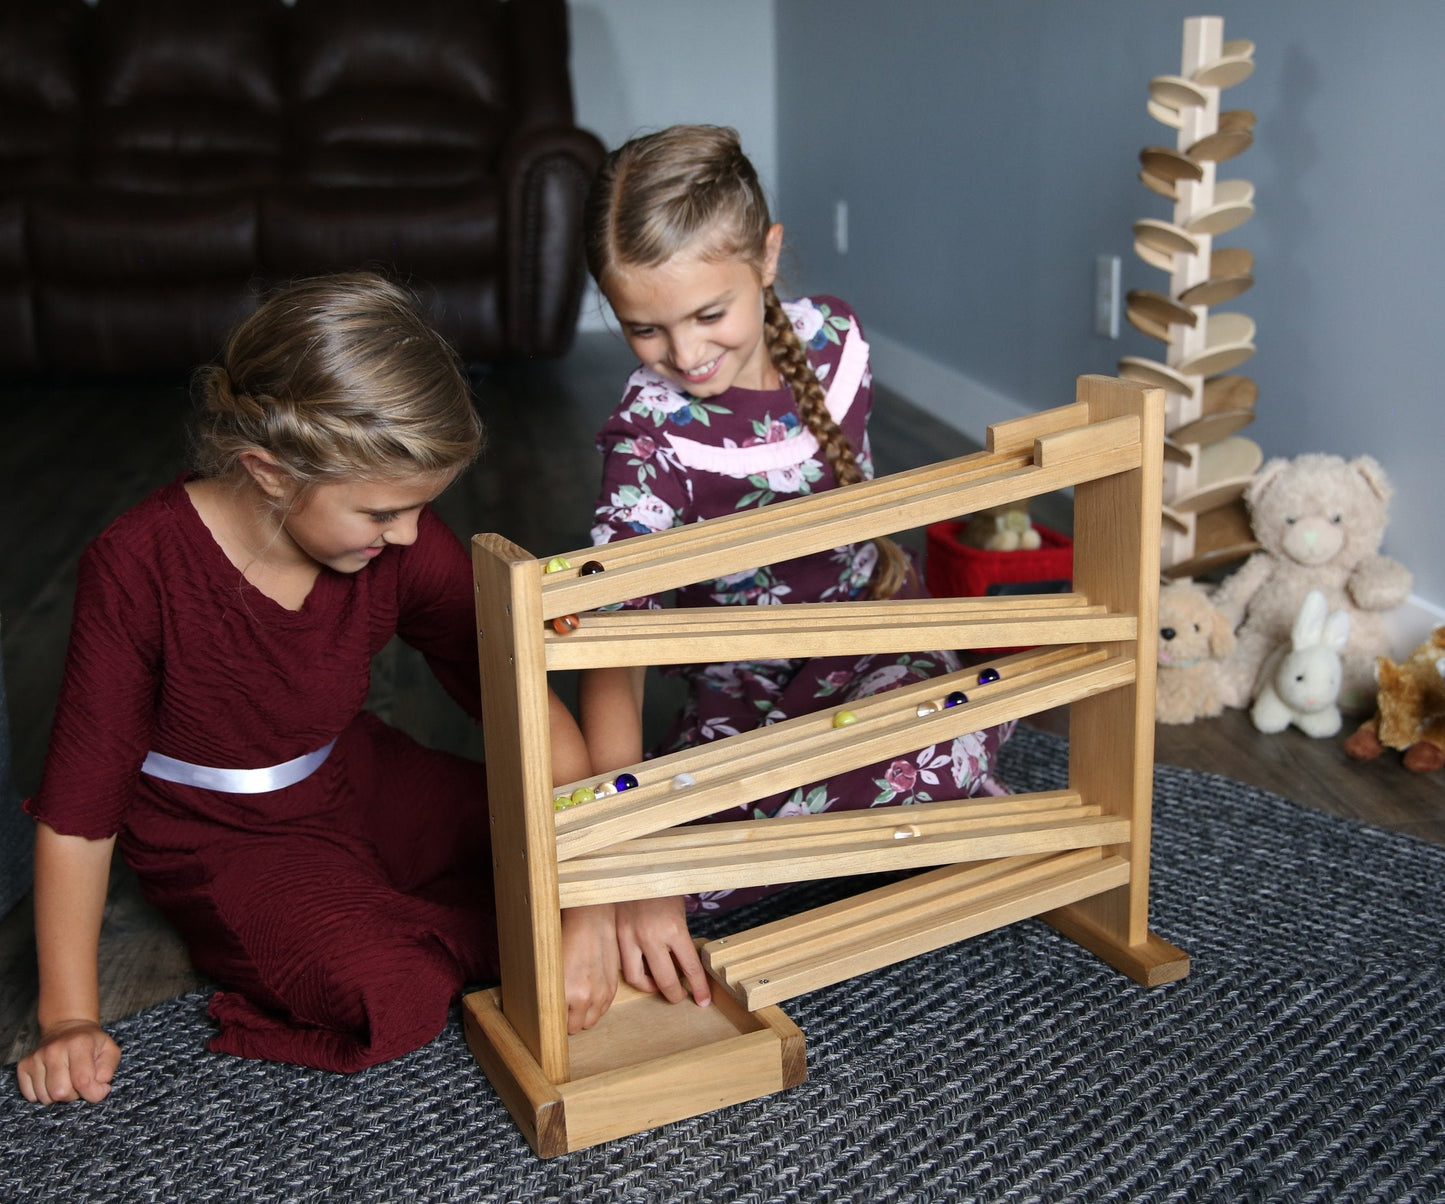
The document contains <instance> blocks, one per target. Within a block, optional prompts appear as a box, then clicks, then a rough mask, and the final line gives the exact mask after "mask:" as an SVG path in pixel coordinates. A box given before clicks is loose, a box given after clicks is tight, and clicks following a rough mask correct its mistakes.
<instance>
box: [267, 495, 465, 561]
mask: <svg viewBox="0 0 1445 1204" xmlns="http://www.w3.org/2000/svg"><path fill="white" fill-rule="evenodd" d="M455 476H456V473H455V471H452V470H448V471H445V472H432V473H418V474H416V475H413V476H404V477H396V478H390V479H386V480H379V481H338V482H335V483H332V484H324V485H315V486H313V487H312V488H311V489H309V490H307V491H306V493H305V494H304V495H302V496H301V497H300V498H298V499H297V501H296V502H295V504H294V505H292V506H291V507H290V508H289V509H288V510H286V511H284V512H283V513H284V518H283V519H282V522H281V530H280V532H279V534H278V536H277V539H278V541H282V542H283V544H285V545H289V547H290V549H291V550H293V551H294V552H295V553H296V554H297V555H298V556H299V557H304V558H305V559H306V560H308V561H311V562H312V563H314V564H319V565H323V566H325V567H326V568H329V569H332V570H334V571H336V572H338V573H355V572H358V571H360V570H361V569H363V568H365V567H366V566H367V565H368V564H370V563H371V562H372V561H373V560H375V559H376V558H377V557H378V556H380V555H381V554H382V552H384V551H385V550H386V549H387V548H388V547H392V546H396V547H406V546H407V545H409V544H412V543H415V542H416V536H417V523H418V521H419V519H420V517H421V509H422V507H423V506H425V505H426V504H427V503H428V502H430V501H432V500H433V499H434V498H436V497H437V495H438V494H440V493H441V492H442V491H443V490H444V489H446V487H447V486H448V485H450V484H451V482H452V479H453V478H454V477H455Z"/></svg>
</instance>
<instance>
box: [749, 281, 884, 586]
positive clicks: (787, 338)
mask: <svg viewBox="0 0 1445 1204" xmlns="http://www.w3.org/2000/svg"><path fill="white" fill-rule="evenodd" d="M763 298H764V304H765V308H764V312H763V329H764V331H765V333H766V338H767V344H768V354H769V355H770V356H771V357H772V361H773V367H774V368H776V369H777V370H778V374H779V375H780V376H781V377H782V378H783V380H784V382H785V383H786V384H787V385H788V387H789V388H790V389H792V391H793V401H794V404H795V405H796V406H797V407H798V417H799V418H801V419H802V420H803V423H804V425H805V426H807V428H808V430H809V431H810V432H811V433H812V435H813V437H814V438H815V439H817V441H818V444H819V446H820V447H821V448H822V449H823V454H824V455H825V456H826V457H827V459H828V463H829V465H830V466H831V467H832V469H833V476H834V478H835V479H836V480H837V482H838V484H839V485H856V484H857V483H858V482H859V481H861V480H862V479H863V470H862V469H861V468H859V467H858V458H857V456H855V455H854V454H853V447H852V444H850V443H849V442H848V436H847V435H845V434H844V433H843V428H842V427H840V426H839V425H838V424H837V422H835V421H834V419H833V415H832V414H830V413H829V412H828V400H827V394H826V393H825V392H824V390H823V386H822V383H821V382H820V381H819V380H818V377H817V374H816V373H815V372H814V371H813V366H812V365H811V364H810V363H809V362H808V356H807V353H806V352H805V351H804V350H803V343H802V340H800V339H799V338H798V332H797V331H795V330H794V329H793V324H792V322H791V321H789V319H788V315H787V314H786V313H785V312H784V310H783V305H782V302H781V301H779V300H778V294H777V291H776V290H775V289H774V288H773V287H772V285H769V286H768V287H767V288H766V289H765V290H764V291H763ZM873 546H874V547H875V548H876V549H877V550H878V563H877V564H876V565H874V568H873V585H872V595H873V597H875V598H891V597H893V595H894V594H896V593H897V592H898V591H899V590H900V589H902V588H903V586H904V584H905V583H906V582H907V580H908V574H909V571H910V565H909V562H908V557H907V556H905V555H904V553H903V549H902V548H900V547H899V546H898V545H897V544H896V543H894V542H893V540H891V539H888V538H887V537H880V538H878V539H875V540H874V541H873Z"/></svg>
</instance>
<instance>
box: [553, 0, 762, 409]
mask: <svg viewBox="0 0 1445 1204" xmlns="http://www.w3.org/2000/svg"><path fill="white" fill-rule="evenodd" d="M774 7H775V6H774V0H727V3H726V4H719V3H716V0H567V9H568V18H569V20H570V24H571V33H572V81H573V90H574V93H575V96H576V102H577V119H578V121H579V122H580V123H581V124H582V125H583V126H584V127H585V128H587V129H589V130H591V131H592V132H593V133H594V134H596V135H597V136H598V137H599V138H601V139H602V141H603V143H604V144H605V145H606V146H607V147H608V148H609V149H611V148H613V147H616V146H620V145H621V144H622V143H623V142H626V141H627V139H629V138H631V137H633V136H634V135H636V134H641V133H645V132H647V131H649V130H656V129H661V128H662V127H663V126H668V125H674V124H676V123H678V122H683V121H691V122H702V123H706V124H710V125H730V126H732V127H733V128H734V129H736V130H737V131H738V134H739V135H740V136H741V138H742V141H743V147H744V148H745V149H746V150H747V152H748V155H749V157H750V158H751V159H752V161H753V166H754V167H756V168H757V171H758V175H759V177H760V178H761V179H762V181H763V184H764V187H766V188H767V189H768V192H769V195H770V196H772V195H776V180H777V162H778V156H777V145H776V138H777V128H778V122H777V114H778V105H777V91H776V89H777V69H776V64H775V63H774V60H773V46H774V44H775V31H774ZM609 320H610V317H609V315H607V313H606V305H605V303H604V302H603V301H602V300H601V299H600V298H599V296H598V295H597V293H596V292H595V290H591V289H589V292H588V295H587V298H586V299H585V301H584V302H583V306H582V323H581V324H582V328H583V329H584V330H599V329H602V328H603V327H604V326H605V325H606V324H607V322H608V321H609ZM618 383H619V384H620V383H621V382H618Z"/></svg>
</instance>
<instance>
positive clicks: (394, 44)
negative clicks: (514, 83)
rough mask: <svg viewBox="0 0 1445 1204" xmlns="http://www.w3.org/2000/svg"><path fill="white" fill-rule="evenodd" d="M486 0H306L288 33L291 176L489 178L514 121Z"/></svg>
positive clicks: (494, 16) (359, 181)
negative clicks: (465, 0) (461, 1)
mask: <svg viewBox="0 0 1445 1204" xmlns="http://www.w3.org/2000/svg"><path fill="white" fill-rule="evenodd" d="M500 7H501V6H500V5H499V4H498V3H497V2H496V0H477V2H476V3H474V4H470V5H467V6H465V7H463V8H458V6H457V5H456V4H454V3H448V2H445V0H415V2H414V3H413V2H408V3H406V4H396V3H392V2H391V0H386V2H384V3H383V2H379V0H305V3H302V4H299V5H298V6H297V8H296V10H295V12H294V14H293V22H292V28H291V37H290V39H289V46H290V49H291V54H290V59H289V62H290V68H291V71H292V75H293V80H292V84H293V87H294V89H295V95H296V98H297V104H296V112H295V119H294V125H293V135H294V146H293V150H294V156H295V165H296V169H297V173H298V178H299V179H301V180H302V181H304V182H306V183H312V184H320V185H327V186H332V187H384V188H391V187H397V186H400V187H408V186H413V185H414V186H420V187H439V186H446V185H454V184H464V183H477V182H479V181H481V180H483V179H487V178H491V177H494V175H495V171H496V159H497V156H498V154H499V153H500V152H501V150H502V147H503V145H504V143H505V140H506V135H507V133H508V132H509V131H510V130H511V128H512V127H513V125H514V124H515V122H514V119H513V117H512V114H511V112H510V106H509V86H508V81H509V75H508V70H507V64H506V57H505V54H504V48H505V43H504V41H503V39H504V37H505V35H506V33H507V31H508V29H507V24H506V21H505V20H504V19H503V16H502V14H501V12H500Z"/></svg>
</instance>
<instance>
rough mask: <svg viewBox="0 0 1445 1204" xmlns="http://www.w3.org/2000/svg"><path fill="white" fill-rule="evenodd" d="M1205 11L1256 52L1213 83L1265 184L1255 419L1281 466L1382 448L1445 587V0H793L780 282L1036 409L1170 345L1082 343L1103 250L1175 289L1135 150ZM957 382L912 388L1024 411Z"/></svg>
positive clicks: (1412, 548) (966, 419)
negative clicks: (1251, 61)
mask: <svg viewBox="0 0 1445 1204" xmlns="http://www.w3.org/2000/svg"><path fill="white" fill-rule="evenodd" d="M1204 14H1209V15H1219V16H1222V17H1223V18H1224V22H1225V24H1224V36H1225V38H1226V39H1229V38H1249V39H1251V40H1252V41H1254V42H1255V43H1256V47H1257V49H1256V52H1255V58H1256V62H1257V63H1258V66H1257V68H1256V70H1255V72H1254V74H1253V75H1252V76H1251V77H1250V78H1249V79H1247V80H1245V81H1244V82H1243V83H1241V84H1238V85H1236V86H1235V87H1233V88H1230V89H1228V90H1227V91H1226V92H1225V93H1224V96H1223V107H1225V108H1249V109H1253V110H1254V111H1255V113H1256V114H1257V117H1258V126H1257V130H1256V138H1255V143H1254V146H1253V147H1252V148H1251V149H1250V150H1249V151H1247V152H1246V153H1245V154H1243V155H1241V156H1240V157H1239V158H1237V159H1234V160H1232V161H1231V162H1230V163H1228V164H1226V165H1224V166H1225V170H1222V171H1221V175H1222V176H1242V177H1244V178H1247V179H1250V180H1252V181H1253V182H1254V183H1255V185H1256V189H1257V195H1256V205H1257V212H1256V215H1255V217H1254V218H1253V219H1252V220H1251V221H1249V222H1248V223H1246V224H1245V225H1244V226H1241V227H1240V228H1239V229H1237V230H1236V231H1234V232H1232V233H1230V234H1228V235H1225V236H1223V237H1221V238H1220V239H1218V242H1219V243H1220V244H1221V245H1238V246H1243V247H1247V248H1249V249H1250V250H1251V251H1252V252H1253V253H1254V255H1255V276H1256V280H1257V283H1256V285H1255V287H1254V289H1253V290H1252V291H1250V292H1249V293H1247V294H1245V295H1244V296H1243V297H1241V298H1240V299H1239V300H1237V301H1236V302H1233V303H1231V304H1230V305H1229V306H1228V308H1231V309H1238V310H1242V311H1243V312H1246V313H1248V314H1250V315H1251V316H1252V317H1254V318H1255V319H1256V321H1257V322H1258V326H1259V330H1258V335H1257V339H1256V342H1257V344H1258V347H1259V351H1258V353H1257V354H1256V355H1255V357H1254V358H1253V359H1251V360H1250V361H1249V362H1248V363H1247V364H1245V365H1244V366H1242V367H1241V368H1240V369H1238V370H1239V371H1241V372H1245V373H1247V374H1249V375H1251V376H1253V377H1254V378H1255V379H1256V380H1257V381H1258V383H1259V386H1260V399H1259V405H1258V412H1259V419H1258V421H1256V422H1255V424H1254V425H1253V426H1252V427H1250V428H1248V430H1247V431H1245V432H1244V433H1245V434H1247V435H1249V436H1250V437H1252V438H1255V439H1256V440H1258V441H1259V442H1260V443H1261V444H1262V445H1263V447H1264V450H1265V452H1266V454H1267V455H1284V456H1292V455H1296V454H1298V453H1301V452H1306V451H1323V452H1335V453H1338V454H1341V455H1347V456H1348V455H1355V454H1358V453H1361V452H1369V453H1370V454H1372V455H1374V456H1376V457H1377V458H1378V459H1379V460H1380V461H1381V463H1382V464H1384V466H1385V468H1386V470H1387V471H1388V472H1389V474H1390V476H1391V478H1392V479H1393V481H1394V484H1395V487H1396V496H1395V500H1394V503H1393V508H1392V511H1391V526H1390V531H1389V533H1388V536H1387V550H1389V551H1390V552H1391V553H1392V554H1394V555H1396V556H1397V557H1399V558H1400V559H1401V560H1402V561H1404V562H1405V563H1406V564H1407V565H1409V566H1410V568H1411V569H1412V570H1413V571H1414V573H1415V578H1416V584H1415V592H1416V594H1417V595H1418V596H1419V597H1420V598H1421V599H1424V600H1426V601H1427V602H1429V603H1432V604H1434V605H1435V606H1440V605H1441V604H1445V555H1442V547H1445V539H1442V537H1441V535H1440V530H1441V525H1442V521H1445V519H1442V513H1445V506H1442V501H1445V489H1442V486H1441V480H1442V476H1445V464H1442V447H1445V439H1442V432H1445V416H1442V409H1445V407H1442V403H1441V397H1440V391H1439V388H1438V382H1439V375H1440V374H1439V372H1438V370H1437V365H1436V364H1435V363H1434V360H1435V358H1436V357H1435V354H1433V353H1432V348H1437V347H1439V346H1440V345H1441V343H1442V342H1445V234H1442V230H1445V214H1442V209H1441V199H1442V197H1445V188H1442V182H1445V181H1442V175H1445V153H1442V152H1445V147H1442V145H1441V141H1442V140H1441V136H1440V132H1439V126H1438V122H1436V120H1435V111H1434V107H1433V105H1432V104H1431V102H1430V97H1431V95H1432V88H1433V86H1434V85H1435V81H1437V80H1438V77H1439V74H1440V63H1441V61H1442V55H1445V4H1441V3H1439V0H1391V3H1389V4H1369V5H1367V4H1363V3H1360V2H1359V0H1272V2H1271V3H1269V4H1260V3H1249V2H1246V0H1234V2H1229V3H1221V4H1217V5H1213V6H1210V7H1208V8H1203V9H1201V8H1198V7H1195V6H1192V5H1185V4H1180V3H1175V2H1172V0H1092V2H1090V3H1087V4H1085V3H1080V2H1079V0H907V2H904V3H891V2H890V3H885V2H884V0H778V3H777V6H776V18H777V26H776V28H777V45H776V55H777V63H778V90H777V104H778V118H777V121H778V138H777V148H778V172H779V175H778V181H779V182H778V193H779V200H780V204H779V215H780V217H781V219H782V220H783V221H784V222H785V224H786V225H787V230H788V244H789V246H790V248H791V252H790V254H791V258H790V259H789V261H788V263H787V264H786V265H785V268H786V269H788V270H790V275H791V280H790V283H791V284H792V285H794V286H796V287H797V288H799V289H804V288H806V289H810V290H822V291H828V292H834V293H837V294H838V295H840V296H842V297H845V298H846V299H848V300H849V301H850V302H852V303H853V304H854V305H855V306H856V307H857V309H858V311H859V313H860V315H861V316H862V318H863V321H864V324H865V327H867V328H869V329H870V330H871V331H872V332H873V333H874V334H876V335H878V336H879V337H880V340H881V341H884V342H887V343H889V344H890V345H894V346H896V347H900V348H903V349H906V352H907V354H908V355H910V356H914V357H916V358H917V359H918V360H919V361H920V362H923V363H926V364H931V365H935V366H938V367H941V368H942V369H943V370H944V372H943V378H944V379H949V378H950V375H951V377H952V378H955V379H966V380H968V381H971V382H975V383H976V384H977V386H978V388H977V390H976V393H975V394H974V396H977V397H1001V398H1004V399H1008V400H1009V401H1010V402H1011V403H1013V404H1015V405H1016V406H1017V407H1018V408H1022V409H1037V408H1042V407H1045V406H1051V405H1057V404H1059V403H1060V402H1062V401H1065V400H1070V399H1072V396H1073V380H1074V377H1075V376H1077V375H1079V374H1081V373H1086V372H1104V373H1112V372H1113V371H1114V370H1115V363H1116V361H1117V359H1118V357H1119V356H1120V355H1121V354H1143V355H1157V354H1158V352H1159V348H1160V345H1159V344H1158V343H1157V342H1155V341H1153V340H1151V339H1148V338H1146V337H1145V336H1143V335H1141V334H1138V333H1137V332H1135V331H1134V330H1133V329H1132V328H1131V327H1130V326H1128V324H1127V323H1122V322H1121V330H1122V332H1123V333H1122V335H1121V337H1120V339H1119V340H1117V341H1110V340H1108V339H1104V338H1100V337H1098V336H1096V335H1094V334H1093V333H1092V290H1093V269H1094V257H1095V256H1096V255H1098V254H1116V255H1119V256H1120V257H1121V259H1122V261H1123V271H1124V287H1125V289H1128V288H1130V287H1146V288H1155V289H1161V288H1164V287H1167V279H1166V277H1165V276H1164V274H1163V273H1162V272H1159V271H1157V270H1156V269H1154V268H1151V267H1149V266H1147V265H1145V264H1144V263H1142V262H1141V261H1139V260H1138V259H1137V258H1136V257H1135V256H1134V254H1133V251H1132V235H1131V233H1130V226H1131V224H1132V223H1133V221H1134V220H1135V219H1137V218H1140V217H1159V218H1167V217H1169V216H1170V206H1169V203H1168V202H1167V201H1164V200H1163V199H1161V198H1158V197H1156V196H1154V195H1153V194H1152V193H1149V192H1148V191H1146V190H1145V189H1144V188H1143V186H1142V185H1140V184H1139V183H1138V181H1137V178H1136V172H1137V170H1138V158H1137V156H1138V152H1139V149H1140V148H1141V147H1143V146H1145V145H1148V144H1163V145H1169V146H1172V145H1173V144H1174V131H1172V130H1170V129H1168V128H1166V127H1165V126H1162V125H1160V124H1158V123H1157V122H1155V121H1154V120H1153V119H1152V118H1151V117H1149V116H1148V114H1147V113H1146V111H1145V101H1146V100H1147V95H1148V92H1147V89H1148V80H1149V77H1150V76H1152V75H1157V74H1165V73H1174V72H1177V71H1178V70H1179V60H1180V38H1181V32H1182V23H1183V19H1184V18H1185V17H1188V16H1194V15H1204ZM839 199H843V200H846V201H847V203H848V210H849V249H848V252H847V254H843V255H840V254H839V253H838V252H837V251H836V250H835V247H834V243H833V215H834V205H835V202H836V201H837V200H839ZM915 375H916V374H915ZM880 376H884V378H885V379H886V374H885V373H883V372H881V371H880ZM905 391H906V390H905ZM963 398H964V400H963V401H962V402H960V401H959V399H958V397H957V396H955V397H952V398H949V397H939V396H915V397H914V398H913V400H915V401H917V402H918V403H919V404H921V405H924V406H926V407H928V408H930V409H932V410H934V411H935V412H937V413H939V414H941V415H942V416H944V417H946V418H948V419H949V420H950V421H952V422H953V423H954V424H955V425H957V426H959V427H960V428H961V429H963V430H965V431H967V432H968V433H970V434H973V435H975V436H979V435H981V433H982V429H983V426H984V424H986V423H987V422H988V421H991V420H993V419H995V418H998V417H1006V416H1008V415H1007V414H999V413H998V412H989V411H986V410H984V411H983V412H973V410H972V409H971V408H970V405H969V400H968V398H969V395H968V394H967V392H966V391H965V393H964V394H963Z"/></svg>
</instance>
